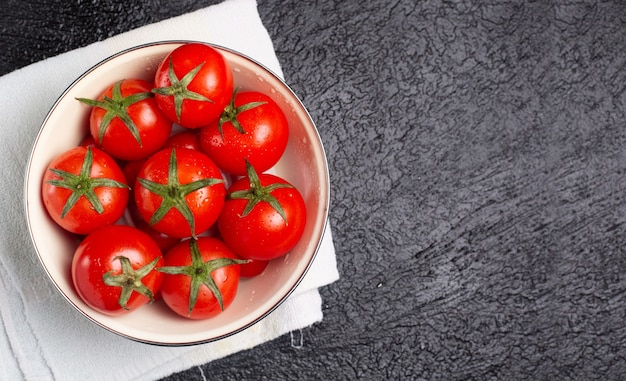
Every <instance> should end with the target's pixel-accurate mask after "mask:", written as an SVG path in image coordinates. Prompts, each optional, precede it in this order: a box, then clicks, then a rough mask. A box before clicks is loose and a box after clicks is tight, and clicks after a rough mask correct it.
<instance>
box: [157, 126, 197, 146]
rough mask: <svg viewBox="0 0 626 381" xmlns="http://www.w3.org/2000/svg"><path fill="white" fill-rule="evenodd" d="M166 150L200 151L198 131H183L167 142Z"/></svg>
mask: <svg viewBox="0 0 626 381" xmlns="http://www.w3.org/2000/svg"><path fill="white" fill-rule="evenodd" d="M163 147H164V148H187V149H195V150H196V151H200V150H201V147H200V137H199V136H198V133H197V130H190V131H181V132H178V133H176V134H174V135H172V136H170V138H169V139H167V141H166V142H165V145H164V146H163Z"/></svg>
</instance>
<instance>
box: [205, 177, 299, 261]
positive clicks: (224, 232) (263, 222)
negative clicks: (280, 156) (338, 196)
mask: <svg viewBox="0 0 626 381" xmlns="http://www.w3.org/2000/svg"><path fill="white" fill-rule="evenodd" d="M258 177H259V180H260V182H261V185H262V186H268V185H271V184H276V183H279V184H289V182H287V181H286V180H284V179H282V178H280V177H278V176H275V175H272V174H268V173H262V174H259V175H258ZM289 185H290V184H289ZM249 189H250V180H249V179H248V178H247V177H243V178H241V179H239V180H237V181H235V182H234V183H233V184H232V185H231V186H230V187H229V188H228V194H230V193H232V192H236V191H241V190H249ZM271 195H272V196H274V197H275V198H276V199H277V200H278V202H279V203H280V204H281V206H282V208H283V210H284V213H285V217H286V219H287V221H288V223H286V222H285V220H284V219H283V218H282V216H281V215H280V214H279V212H278V211H276V210H275V209H274V208H273V207H272V206H271V205H270V204H269V203H267V202H259V203H258V204H257V205H256V206H255V207H254V208H253V209H252V211H251V212H250V213H249V214H248V215H246V216H245V217H242V215H243V212H244V209H245V207H246V204H247V203H248V200H246V199H231V198H227V200H226V202H225V204H224V208H223V209H222V213H221V214H220V216H219V218H218V221H217V226H218V229H219V232H220V235H221V236H222V238H223V240H224V242H225V243H226V244H227V245H228V247H230V248H231V249H232V250H233V251H234V252H235V253H236V254H237V255H239V256H240V257H242V258H245V259H252V260H271V259H274V258H277V257H280V256H282V255H285V254H287V253H288V252H289V251H290V250H291V249H292V248H293V247H294V246H295V245H296V244H297V243H298V241H299V240H300V237H301V236H302V234H303V232H304V227H305V224H306V205H305V203H304V199H303V198H302V195H301V194H300V192H299V191H298V190H297V189H296V188H295V187H289V188H278V189H275V190H273V191H272V192H271Z"/></svg>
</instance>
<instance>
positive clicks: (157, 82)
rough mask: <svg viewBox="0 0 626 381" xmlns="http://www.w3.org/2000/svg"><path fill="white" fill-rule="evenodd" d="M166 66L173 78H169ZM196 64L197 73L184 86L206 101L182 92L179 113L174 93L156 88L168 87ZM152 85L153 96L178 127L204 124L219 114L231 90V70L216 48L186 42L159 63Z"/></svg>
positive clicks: (190, 70) (196, 126) (181, 78)
mask: <svg viewBox="0 0 626 381" xmlns="http://www.w3.org/2000/svg"><path fill="white" fill-rule="evenodd" d="M170 65H171V68H172V70H173V72H174V75H175V78H172V73H171V72H170ZM198 67H200V68H199V69H198V72H197V73H196V74H195V76H193V79H192V80H191V82H190V83H189V84H188V85H187V86H186V89H187V90H189V91H190V92H192V93H195V94H199V95H200V96H202V97H205V98H206V99H208V100H195V99H189V98H188V97H187V96H186V95H185V96H182V95H181V97H182V107H181V109H180V113H179V112H178V111H177V108H176V102H175V96H174V95H165V94H162V93H159V91H158V90H159V89H166V88H168V87H170V86H172V84H173V82H175V81H177V80H183V78H184V77H185V76H186V75H187V74H189V73H190V72H192V71H193V70H194V69H196V68H198ZM192 75H193V74H192ZM154 86H155V89H153V92H155V94H156V95H155V99H156V101H157V104H158V105H159V108H160V109H161V110H162V111H163V112H164V113H165V115H167V116H168V118H170V120H172V121H173V122H175V123H177V124H179V125H180V126H182V127H186V128H192V129H193V128H199V127H202V126H205V125H207V124H209V123H211V122H212V121H213V120H215V119H217V118H218V117H219V116H220V114H221V113H222V110H223V109H224V107H226V105H227V104H228V102H229V100H230V96H231V94H232V92H233V88H234V83H233V73H232V70H231V68H230V65H229V64H228V62H227V61H226V59H225V58H224V57H223V56H222V54H221V53H220V52H219V51H217V50H216V49H214V48H213V47H211V46H209V45H206V44H201V43H188V44H184V45H181V46H179V47H178V48H176V49H174V50H173V51H172V52H171V53H170V54H168V55H167V56H166V57H165V58H164V59H163V61H162V62H161V63H160V64H159V66H158V67H157V70H156V74H155V77H154ZM209 100H210V101H209Z"/></svg>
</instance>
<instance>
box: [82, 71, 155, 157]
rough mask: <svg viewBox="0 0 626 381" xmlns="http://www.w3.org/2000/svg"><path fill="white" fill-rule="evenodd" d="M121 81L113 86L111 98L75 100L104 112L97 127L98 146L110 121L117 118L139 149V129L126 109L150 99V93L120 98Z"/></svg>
mask: <svg viewBox="0 0 626 381" xmlns="http://www.w3.org/2000/svg"><path fill="white" fill-rule="evenodd" d="M122 82H123V80H122V81H118V82H116V83H115V84H114V85H113V89H112V91H111V98H109V97H106V96H105V97H103V99H102V100H101V101H99V100H94V99H87V98H76V99H77V100H79V101H81V102H82V103H85V104H87V105H89V106H93V107H100V108H101V109H104V110H106V113H105V114H104V117H103V118H102V121H101V122H100V126H99V127H98V144H100V145H102V140H103V139H104V134H105V132H106V130H107V128H109V125H110V124H111V121H112V120H113V119H114V118H118V119H119V120H121V121H122V123H124V125H125V126H126V128H128V131H130V133H131V134H132V135H133V137H134V138H135V140H136V141H137V144H139V146H140V147H141V136H140V135H139V129H138V128H137V125H135V122H133V120H132V119H131V117H130V115H128V107H129V106H131V105H133V104H135V103H137V102H140V101H142V100H144V99H147V98H150V97H152V96H153V95H152V93H149V92H143V93H136V94H131V95H129V96H127V97H123V96H122V90H121V88H122Z"/></svg>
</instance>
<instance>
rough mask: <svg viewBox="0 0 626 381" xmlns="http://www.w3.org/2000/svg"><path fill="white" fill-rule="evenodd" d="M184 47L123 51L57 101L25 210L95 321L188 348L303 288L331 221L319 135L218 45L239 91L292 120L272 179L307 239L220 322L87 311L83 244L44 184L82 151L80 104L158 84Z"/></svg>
mask: <svg viewBox="0 0 626 381" xmlns="http://www.w3.org/2000/svg"><path fill="white" fill-rule="evenodd" d="M184 42H190V41H174V42H169V41H168V42H157V43H152V44H147V45H142V46H138V47H135V48H131V49H128V50H125V51H122V52H120V53H118V54H116V55H114V56H112V57H110V58H108V59H106V60H104V61H102V62H101V63H99V64H97V65H95V66H94V67H92V68H91V69H89V70H88V71H87V72H86V73H84V74H83V75H82V76H81V77H79V78H78V79H77V80H76V81H74V82H73V83H72V84H71V85H70V86H69V87H68V89H67V90H66V91H65V92H64V93H63V94H62V95H61V96H60V97H59V99H58V100H57V102H56V103H55V104H54V106H53V107H52V109H51V110H50V112H49V113H48V115H47V117H46V119H45V120H44V122H43V125H42V126H41V130H40V131H39V134H38V136H37V139H36V141H35V144H34V147H33V149H32V152H31V156H30V159H29V163H28V167H27V173H26V180H25V207H26V216H27V220H28V221H27V222H28V227H29V230H30V235H31V238H32V242H33V244H34V247H35V250H36V252H37V255H38V256H39V259H40V261H41V264H42V265H43V267H44V269H45V271H46V272H47V273H48V275H49V277H50V279H51V280H52V284H51V287H52V285H54V286H56V288H57V289H58V290H59V291H60V292H61V294H62V295H63V296H64V297H65V298H66V299H67V301H68V302H69V303H70V304H71V305H72V306H74V307H75V308H76V309H77V310H78V311H80V313H82V314H83V315H84V316H85V317H87V318H88V319H90V320H91V321H92V322H94V323H96V324H98V325H100V326H102V327H104V328H106V329H108V330H110V331H112V332H115V333H117V334H119V335H121V336H124V337H127V338H129V339H132V340H136V341H140V342H145V343H151V344H158V345H172V346H174V345H191V344H199V343H205V342H209V341H214V340H218V339H221V338H224V337H227V336H229V335H232V334H234V333H237V332H239V331H241V330H243V329H246V328H248V327H250V326H251V325H253V324H254V323H256V322H258V321H259V320H260V319H263V318H264V317H265V316H267V315H268V314H269V313H270V312H272V311H273V310H274V309H275V308H276V307H278V305H280V304H281V303H282V302H283V301H284V300H285V299H286V298H287V297H288V296H289V295H290V293H291V292H292V291H293V290H294V288H295V287H296V286H297V285H298V284H299V283H300V281H301V280H302V278H303V277H304V275H305V273H306V272H307V270H308V269H309V267H310V265H311V263H312V261H313V259H314V257H315V255H316V253H317V250H318V249H319V246H320V243H321V239H322V235H323V232H324V228H325V225H326V221H327V217H328V206H329V179H328V166H327V162H326V157H325V154H324V150H323V147H322V143H321V140H320V137H319V134H318V132H317V129H316V127H315V125H314V123H313V121H312V120H311V118H310V116H309V114H308V112H307V111H306V109H305V107H304V106H303V105H302V103H301V102H300V101H299V100H298V98H297V96H296V95H295V94H294V93H293V91H292V90H291V89H290V88H289V87H288V86H287V85H286V84H285V83H284V82H283V81H282V80H281V79H279V78H278V77H277V76H276V75H274V74H273V73H272V72H270V71H269V70H268V69H266V68H265V67H263V66H262V65H260V64H259V63H257V62H256V61H254V60H252V59H250V58H248V57H246V56H244V55H242V54H240V53H237V52H234V51H232V50H229V49H226V48H223V47H219V46H215V45H213V46H214V47H215V48H216V49H218V50H219V51H220V52H221V53H222V54H223V55H224V57H225V58H226V59H227V60H228V62H229V63H230V65H231V67H232V69H233V74H234V80H235V84H236V86H240V87H241V89H242V90H257V91H261V92H264V93H266V94H268V95H270V96H271V97H272V98H273V99H274V100H275V101H276V102H278V104H279V105H280V106H281V107H282V109H283V111H284V112H285V114H286V116H287V119H288V121H289V128H290V138H289V143H288V145H287V149H286V152H285V154H284V155H283V157H282V159H281V160H280V161H279V162H278V163H277V164H276V166H275V167H274V168H273V169H272V170H271V172H273V173H275V174H277V175H279V176H281V177H283V178H285V179H286V180H288V181H290V182H291V183H292V184H294V185H295V186H296V187H297V188H298V189H299V190H300V191H301V192H302V195H303V197H304V200H305V202H306V206H307V223H306V228H305V231H304V235H303V237H302V239H301V240H300V241H299V243H298V244H297V246H296V247H295V248H294V249H293V250H292V251H291V252H290V253H289V254H287V255H286V256H285V257H282V258H278V259H276V260H273V261H271V262H270V266H268V268H267V269H266V270H265V272H264V273H263V274H261V275H259V276H257V277H255V278H252V279H242V281H241V282H240V285H239V291H238V294H237V297H236V298H235V301H234V302H233V304H232V305H231V306H230V307H229V308H227V309H226V310H225V311H224V312H223V313H221V314H220V315H218V316H217V317H214V318H211V319H208V320H199V321H194V320H190V319H185V318H181V317H179V316H177V315H175V314H174V313H172V312H170V311H169V310H168V309H167V307H166V306H164V304H163V303H155V304H151V305H147V306H144V307H142V308H140V309H138V310H136V311H134V312H132V313H130V314H127V315H125V316H121V317H112V316H108V315H104V314H101V313H98V312H96V311H95V310H93V309H91V308H90V307H89V306H87V305H86V304H85V303H84V302H83V301H82V300H81V299H80V298H79V296H78V294H77V293H76V291H75V290H74V286H73V284H72V279H71V276H70V267H71V261H72V255H73V252H74V249H75V247H76V246H77V244H78V239H77V238H76V237H75V236H73V235H72V234H69V233H66V232H65V231H64V230H62V229H61V228H59V227H58V226H56V224H55V223H54V222H53V221H52V219H51V218H50V217H49V216H48V215H47V212H46V210H45V208H44V205H43V203H42V199H41V179H42V176H43V174H44V171H45V170H46V168H47V165H48V164H49V163H50V161H52V159H53V158H55V157H56V156H58V155H59V154H61V153H62V152H64V151H66V150H67V149H69V148H71V147H74V146H76V145H78V144H79V142H80V141H81V139H82V138H83V137H84V134H85V132H86V131H87V130H86V127H85V123H86V121H87V119H88V112H89V111H88V109H87V108H86V107H84V106H83V105H81V104H80V103H79V102H78V101H77V100H76V99H75V98H76V97H86V98H93V99H95V98H97V96H98V95H99V93H100V92H101V91H102V90H104V88H105V87H106V86H108V85H109V84H112V83H114V82H116V81H118V80H120V79H124V78H131V77H134V78H143V79H146V80H153V73H154V71H155V69H156V67H157V65H158V63H159V62H160V61H161V60H162V59H163V58H164V57H165V56H166V55H167V54H168V53H169V52H170V51H172V50H173V49H174V48H176V47H177V46H179V45H180V44H182V43H184Z"/></svg>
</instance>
